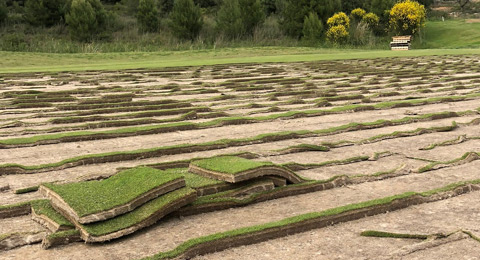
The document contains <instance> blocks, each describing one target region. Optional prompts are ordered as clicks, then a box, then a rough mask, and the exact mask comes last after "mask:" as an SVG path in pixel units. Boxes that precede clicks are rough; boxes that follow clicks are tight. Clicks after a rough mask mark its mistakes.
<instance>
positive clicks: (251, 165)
mask: <svg viewBox="0 0 480 260" xmlns="http://www.w3.org/2000/svg"><path fill="white" fill-rule="evenodd" d="M188 170H189V172H191V173H194V174H197V175H200V176H203V177H205V178H211V179H216V180H219V181H221V182H222V184H220V185H217V187H219V186H222V187H225V188H224V189H223V190H216V193H215V194H213V196H210V197H212V198H213V197H215V198H219V197H223V198H228V197H229V198H245V197H249V196H250V195H253V194H255V193H258V192H264V191H272V190H274V189H275V187H283V186H286V185H287V184H298V183H301V182H303V181H304V180H303V179H302V178H301V177H299V176H298V175H296V174H295V173H294V172H292V171H291V170H289V169H287V168H284V167H282V166H279V165H275V164H273V163H271V162H259V161H253V160H249V159H245V158H241V157H237V156H219V157H213V158H208V159H202V160H195V161H192V162H191V163H190V165H189V168H188ZM204 190H206V189H205V188H204ZM207 194H208V192H203V195H207ZM210 194H211V193H210Z"/></svg>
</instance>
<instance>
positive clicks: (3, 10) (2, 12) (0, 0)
mask: <svg viewBox="0 0 480 260" xmlns="http://www.w3.org/2000/svg"><path fill="white" fill-rule="evenodd" d="M7 17H8V9H7V3H6V2H5V0H0V25H2V24H3V23H4V22H5V21H6V20H7Z"/></svg>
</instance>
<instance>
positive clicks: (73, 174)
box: [0, 56, 480, 259]
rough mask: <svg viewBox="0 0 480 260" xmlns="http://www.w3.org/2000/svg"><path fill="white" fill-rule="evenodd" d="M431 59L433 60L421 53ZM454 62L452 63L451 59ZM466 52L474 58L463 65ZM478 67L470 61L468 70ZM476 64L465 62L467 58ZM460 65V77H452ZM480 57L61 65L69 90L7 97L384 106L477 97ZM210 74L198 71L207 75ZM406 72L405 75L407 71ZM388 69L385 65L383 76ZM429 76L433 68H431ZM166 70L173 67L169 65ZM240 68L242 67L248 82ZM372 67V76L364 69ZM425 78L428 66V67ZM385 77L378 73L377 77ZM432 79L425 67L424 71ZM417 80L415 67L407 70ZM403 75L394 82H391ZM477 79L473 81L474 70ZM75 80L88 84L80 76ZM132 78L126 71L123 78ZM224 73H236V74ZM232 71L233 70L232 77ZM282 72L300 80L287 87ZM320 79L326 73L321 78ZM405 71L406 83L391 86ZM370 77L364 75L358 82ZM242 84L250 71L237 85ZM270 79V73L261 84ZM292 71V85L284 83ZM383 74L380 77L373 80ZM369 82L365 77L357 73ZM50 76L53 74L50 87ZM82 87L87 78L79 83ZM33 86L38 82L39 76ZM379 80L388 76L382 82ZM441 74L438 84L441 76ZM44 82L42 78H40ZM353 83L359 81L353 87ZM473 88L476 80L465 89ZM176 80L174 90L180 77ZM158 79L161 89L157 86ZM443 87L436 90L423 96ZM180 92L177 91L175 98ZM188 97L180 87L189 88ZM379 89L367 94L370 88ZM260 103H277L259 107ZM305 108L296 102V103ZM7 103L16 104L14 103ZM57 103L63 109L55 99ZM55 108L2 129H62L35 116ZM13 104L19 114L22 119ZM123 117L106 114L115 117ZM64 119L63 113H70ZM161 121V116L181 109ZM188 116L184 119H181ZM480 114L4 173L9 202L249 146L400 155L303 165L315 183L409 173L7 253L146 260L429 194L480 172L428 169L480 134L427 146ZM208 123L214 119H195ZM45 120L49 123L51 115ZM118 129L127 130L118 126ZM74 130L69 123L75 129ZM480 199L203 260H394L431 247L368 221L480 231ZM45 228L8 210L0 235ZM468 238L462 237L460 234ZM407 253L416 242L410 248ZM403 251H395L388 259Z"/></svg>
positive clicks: (114, 147) (412, 111) (464, 243)
mask: <svg viewBox="0 0 480 260" xmlns="http://www.w3.org/2000/svg"><path fill="white" fill-rule="evenodd" d="M420 61H421V62H420ZM443 61H445V62H448V63H446V64H443ZM458 61H461V62H462V63H458ZM465 64H466V65H465ZM463 65H465V66H463ZM458 66H461V68H458V69H457V70H455V73H457V74H456V75H454V74H453V72H454V69H456V67H458ZM479 68H480V63H479V62H478V57H473V56H472V57H470V56H465V57H461V58H459V57H448V58H445V57H443V58H438V57H432V58H428V59H421V60H420V59H418V58H399V59H384V60H381V59H378V60H366V61H355V60H352V61H331V62H318V63H315V62H312V63H293V64H265V65H261V66H256V65H247V66H245V65H222V66H215V67H208V66H206V67H202V68H187V69H184V70H183V69H182V71H181V72H180V73H179V74H178V75H174V74H171V75H168V76H167V74H168V72H158V73H160V74H161V73H164V74H163V76H156V75H155V72H148V71H142V70H140V71H130V72H112V73H95V74H92V73H78V74H77V73H76V74H71V75H69V74H65V75H63V74H59V75H57V77H58V80H64V79H66V78H68V77H72V80H71V81H69V82H68V83H66V84H62V85H53V86H52V85H51V84H56V83H55V82H54V81H52V80H55V76H52V77H50V76H49V77H44V75H37V76H35V75H33V76H32V75H29V76H25V78H18V79H15V80H10V81H9V79H8V78H5V79H6V81H7V82H8V81H9V82H10V84H12V85H7V86H6V87H5V89H2V90H1V91H0V92H2V93H3V92H6V91H11V90H27V89H37V90H41V91H59V90H73V89H76V88H89V89H92V90H94V91H96V92H95V93H94V94H92V95H83V94H82V95H74V96H75V97H77V98H79V99H85V98H87V97H88V98H93V97H97V98H98V97H100V96H104V95H112V94H118V93H125V91H126V92H128V91H133V90H135V91H139V90H141V91H143V92H138V93H137V94H136V95H137V96H136V97H135V98H134V100H147V99H148V100H163V99H174V100H185V101H188V102H191V103H192V104H193V105H196V106H200V105H206V106H209V107H210V108H212V111H213V112H222V111H223V112H227V113H229V114H231V115H232V116H247V115H249V114H252V115H251V116H268V115H273V114H278V113H281V112H267V110H266V109H269V108H272V106H277V107H278V108H279V109H280V110H282V111H291V110H308V109H330V108H334V107H335V106H343V105H348V104H375V103H377V102H386V101H398V100H405V99H407V98H430V97H443V96H452V95H466V94H470V93H476V92H478V82H475V80H478V78H479V77H480V73H479V72H478V71H479ZM197 69H198V71H199V72H198V73H199V74H197V73H196V72H195V70H197ZM261 70H266V71H268V70H272V71H274V70H276V71H274V72H265V73H263V72H261ZM399 71H400V72H402V71H403V72H405V73H404V74H401V73H400V74H395V75H393V73H397V72H399ZM382 72H385V74H384V75H380V74H382ZM425 72H429V73H425ZM165 73H166V74H165ZM234 73H242V74H238V75H243V76H240V77H237V78H235V77H236V76H235V75H234ZM360 73H365V75H364V76H363V77H359V76H358V75H360ZM422 73H423V74H422ZM375 74H378V76H377V75H375ZM416 74H419V75H416ZM405 75H406V76H405ZM392 76H393V77H392ZM453 76H458V77H460V76H463V77H465V78H459V79H458V80H455V79H451V78H452V77H453ZM467 76H468V78H467ZM73 77H74V78H75V79H73ZM122 77H123V78H122ZM221 77H224V78H223V79H222V78H221ZM230 77H232V79H230ZM275 77H277V79H276V80H277V81H276V82H273V83H272V82H262V81H261V80H263V79H267V78H268V79H267V81H268V80H272V78H275ZM278 77H283V78H285V79H288V78H290V79H291V78H300V79H301V81H299V82H293V83H282V82H281V81H278V80H279V78H278ZM315 77H319V78H317V79H315ZM396 77H398V81H399V82H397V83H398V84H400V85H392V84H393V83H394V82H393V81H396V80H395V78H396ZM358 78H359V80H360V82H358V81H357V79H358ZM235 80H240V81H238V82H235ZM258 80H260V81H258ZM280 80H282V79H281V78H280ZM376 80H378V82H376V83H375V82H374V81H376ZM196 81H202V82H209V84H216V85H214V86H211V87H210V88H213V89H216V90H218V93H202V94H198V93H193V92H191V91H192V90H195V89H200V88H205V89H208V88H209V86H206V85H201V84H202V83H198V82H196ZM354 81H356V82H354ZM49 82H50V83H49ZM80 82H82V83H80ZM228 82H230V83H229V84H233V85H265V86H270V87H273V89H270V90H259V91H250V92H249V91H236V90H235V88H234V87H232V86H231V85H229V84H223V83H228ZM27 83H28V84H27ZM173 83H174V84H177V85H176V87H178V89H177V90H175V92H170V89H169V88H165V89H159V88H161V87H164V86H166V85H167V84H173ZM377 83H378V84H377ZM434 83H436V84H437V85H434ZM31 84H38V85H36V86H31ZM347 84H350V85H347ZM460 85H463V86H464V87H465V88H463V89H462V88H458V89H454V87H456V86H460ZM112 86H120V87H122V88H123V89H122V91H120V92H115V91H111V90H109V89H108V87H112ZM172 86H173V85H172ZM312 86H313V87H314V89H316V91H318V92H317V93H316V94H315V95H317V94H318V96H313V97H312V96H311V95H310V96H307V95H306V94H301V93H300V94H292V93H294V92H295V91H297V92H301V91H304V90H308V89H309V88H312ZM106 88H107V89H106ZM155 88H158V89H155ZM429 88H431V91H433V92H428V91H423V90H425V89H427V90H428V89H429ZM329 89H330V90H336V95H341V96H345V95H353V94H355V95H358V94H362V95H365V96H367V97H370V99H371V102H369V101H368V100H366V99H363V100H362V99H361V98H360V99H354V100H340V101H332V102H331V103H332V104H333V107H325V108H318V107H316V105H315V104H316V102H317V101H316V99H317V98H320V96H321V93H326V92H328V91H327V90H329ZM288 91H292V92H291V93H288V94H286V95H285V96H282V95H283V94H282V95H279V97H278V100H271V98H272V97H273V96H272V95H274V94H275V93H280V92H288ZM393 91H397V92H399V94H398V95H392V96H389V95H387V96H377V94H378V93H387V92H393ZM167 92H168V93H167ZM177 92H178V93H177ZM367 92H368V93H367ZM221 93H224V94H227V95H234V96H235V97H232V98H231V99H226V100H214V99H212V98H218V97H221ZM298 99H302V100H304V104H296V103H295V102H291V101H292V100H298ZM12 100H13V99H12V98H4V99H1V100H0V101H1V102H4V103H6V104H10V102H12ZM250 103H258V104H263V105H266V107H260V108H258V107H257V108H255V107H254V106H253V107H252V106H249V104H250ZM292 103H293V104H292ZM2 104H3V103H2ZM55 105H57V104H56V103H55ZM478 108H479V101H478V99H472V100H465V101H459V102H447V103H438V104H428V105H421V106H413V107H400V108H393V109H382V110H375V111H357V112H349V113H342V114H334V115H324V116H316V117H303V118H294V119H282V120H278V119H277V120H273V121H269V122H262V123H255V124H245V125H230V126H222V127H215V128H209V129H201V130H189V131H176V132H171V133H164V134H156V135H143V136H132V137H123V138H114V139H107V140H95V141H85V142H75V143H59V144H51V145H40V146H34V147H25V148H13V149H3V150H1V151H0V164H4V163H20V164H25V165H36V164H42V163H52V162H58V161H61V160H64V159H68V158H72V157H75V156H80V155H86V154H97V153H104V152H114V151H132V150H136V149H145V148H152V147H162V146H169V145H176V144H194V143H203V142H208V141H216V140H221V139H224V138H244V137H252V136H256V135H259V134H263V133H272V132H280V131H296V130H319V129H326V128H329V127H334V126H339V125H344V124H348V123H351V122H373V121H376V120H381V119H383V120H392V119H399V118H404V117H406V116H415V115H421V114H427V113H436V112H444V111H450V112H461V111H466V110H471V111H478ZM50 110H52V109H51V108H47V109H43V108H31V109H12V110H0V126H2V125H4V124H7V123H11V122H14V121H15V120H25V121H28V122H36V123H42V124H43V125H39V126H37V127H35V126H34V127H33V128H36V129H43V128H48V127H51V126H55V125H53V124H49V123H46V121H45V120H47V119H49V118H51V117H46V118H35V116H37V115H40V114H43V115H52V116H53V115H54V113H58V112H59V111H56V112H55V111H53V110H52V111H50ZM10 112H14V113H17V114H9V113H10ZM115 114H116V113H110V114H104V115H105V116H112V115H115ZM57 116H60V115H57ZM169 117H170V116H166V117H155V118H157V119H163V118H169ZM173 117H175V116H173ZM477 118H480V115H479V114H478V113H475V112H472V113H471V114H469V115H465V116H462V117H455V118H447V119H439V120H434V121H426V122H414V123H409V124H404V125H398V126H389V127H382V128H377V129H370V130H361V131H354V132H346V133H339V134H335V135H329V136H317V137H306V138H300V139H289V140H284V141H276V142H266V143H262V144H249V145H245V146H240V147H229V148H224V149H216V150H210V151H203V152H193V153H182V154H176V155H169V156H162V157H156V158H146V159H138V160H132V161H120V162H112V163H101V164H95V165H82V166H77V167H73V168H67V169H65V170H58V171H47V172H42V173H35V174H20V175H7V176H0V183H1V184H2V185H3V184H8V185H9V186H10V190H7V191H4V192H0V205H6V204H12V203H17V202H23V201H29V200H32V199H37V198H41V196H40V194H38V192H33V193H27V194H22V195H16V194H14V190H15V189H19V188H25V187H29V186H35V185H39V184H41V183H43V182H52V181H62V182H73V181H79V180H81V179H84V178H85V177H86V176H95V175H105V174H106V175H113V174H115V173H116V172H117V169H118V168H119V167H134V166H138V165H145V164H153V163H160V162H168V161H175V160H185V159H192V158H197V157H209V156H215V155H220V154H229V153H236V152H252V153H256V154H259V155H260V157H259V158H257V159H256V160H262V161H271V162H274V163H287V162H296V163H305V164H308V163H322V162H326V161H331V160H344V159H347V158H351V157H355V156H373V155H374V153H379V152H386V151H389V152H390V155H389V156H386V157H383V158H379V159H378V160H369V161H362V162H356V163H350V164H345V165H330V166H323V167H318V168H313V169H309V170H304V171H299V172H298V174H300V175H302V176H304V177H307V178H311V179H315V180H324V179H327V178H330V177H332V176H335V175H341V174H342V175H343V174H344V175H348V176H354V175H358V174H363V175H368V174H374V173H379V172H385V171H391V170H393V169H397V168H399V167H404V169H405V173H406V175H403V176H400V177H395V178H388V179H384V180H381V181H374V182H366V183H358V184H353V185H348V186H345V187H337V188H334V189H331V190H325V191H321V192H313V193H309V194H303V195H298V196H294V197H286V198H281V199H276V200H271V201H266V202H262V203H257V204H253V205H249V206H247V207H241V208H235V209H229V210H223V211H217V212H210V213H205V214H200V215H194V216H189V217H182V218H168V219H165V220H162V221H161V222H159V223H157V224H156V225H154V226H152V227H150V228H147V229H144V230H142V231H140V232H137V233H135V234H133V235H130V236H128V237H126V238H123V239H118V240H115V241H112V242H110V243H105V244H99V245H88V244H84V243H74V244H70V245H67V246H62V247H58V248H53V249H51V250H43V249H41V247H40V245H31V246H24V247H20V248H17V249H13V250H9V251H4V252H0V259H79V258H82V259H138V258H141V257H145V256H149V255H152V254H154V253H157V252H160V251H166V250H171V249H173V248H175V247H176V246H178V245H180V244H181V243H182V242H185V241H187V240H188V239H191V238H196V237H200V236H204V235H209V234H213V233H216V232H222V231H227V230H231V229H234V228H240V227H246V226H251V225H258V224H262V223H268V222H272V221H276V220H280V219H284V218H287V217H292V216H296V215H300V214H303V213H308V212H312V211H322V210H325V209H329V208H333V207H339V206H343V205H347V204H350V203H357V202H362V201H366V200H371V199H377V198H383V197H386V196H391V195H395V194H400V193H403V192H407V191H427V190H431V189H434V188H439V187H443V186H445V185H448V184H451V183H455V182H460V181H467V180H474V179H480V172H479V171H478V169H480V160H476V161H473V162H470V163H466V164H462V165H457V166H452V167H446V168H442V169H438V170H434V171H429V172H426V173H422V174H419V173H416V171H417V170H418V169H419V168H420V167H422V166H425V165H427V164H428V163H429V161H450V160H453V159H456V158H459V157H460V156H462V155H463V154H465V153H466V152H480V140H479V139H475V140H468V141H465V142H462V143H458V144H454V145H449V146H438V147H436V148H434V149H432V150H420V148H424V147H427V146H428V145H431V144H434V143H441V142H444V141H447V140H453V139H455V138H457V137H459V136H461V135H466V136H467V137H478V136H480V126H479V125H464V123H468V122H471V121H472V120H474V119H477ZM192 121H193V122H200V121H204V120H203V119H202V120H197V121H195V120H192ZM452 121H456V122H457V123H459V127H458V128H457V129H455V130H453V131H449V132H434V133H428V134H422V135H417V136H410V137H402V138H392V139H385V140H381V141H375V142H365V143H362V142H361V141H362V140H363V141H364V140H366V139H368V138H371V137H374V136H378V135H381V134H392V133H394V132H396V131H412V130H416V129H418V128H431V127H439V126H450V125H451V123H452ZM44 123H45V124H44ZM75 125H79V124H78V123H77V124H63V125H60V126H65V127H68V126H75ZM28 128H29V127H28V126H17V127H12V128H3V130H2V129H0V132H2V131H5V132H8V133H9V134H11V136H2V137H0V139H8V138H11V137H12V136H17V135H18V136H20V134H22V131H24V130H26V129H28ZM107 129H110V130H111V129H118V128H105V129H99V130H107ZM64 132H65V133H66V132H68V131H64ZM28 136H35V135H34V134H29V135H22V137H28ZM345 140H348V141H351V142H354V143H355V145H351V146H344V147H337V148H332V149H331V150H330V151H328V152H313V151H312V152H296V153H289V154H277V153H276V152H274V150H277V149H282V148H287V147H289V146H292V145H298V144H317V145H318V144H322V143H324V142H338V141H345ZM479 198H480V192H473V193H470V194H467V195H463V196H459V197H455V198H450V199H446V200H443V201H439V202H435V203H429V204H424V205H419V206H413V207H409V208H407V209H404V210H401V211H396V212H391V213H387V214H383V215H379V216H374V217H368V218H364V219H360V220H357V221H352V222H348V223H343V224H339V225H336V226H331V227H328V228H324V229H317V230H312V231H309V232H305V233H301V234H296V235H293V236H289V237H284V238H280V239H275V240H271V241H266V242H264V243H259V244H256V245H250V246H245V247H239V248H234V249H229V250H226V251H223V252H218V253H215V254H211V255H207V256H201V257H198V258H197V259H292V258H297V259H395V255H393V253H395V252H397V253H398V252H404V251H405V250H407V249H408V250H410V249H411V248H415V247H416V246H418V245H422V246H423V245H424V244H422V243H425V241H420V240H407V239H392V238H368V237H362V236H360V235H359V234H360V232H361V231H363V230H367V229H373V230H381V231H389V232H400V233H421V234H433V233H438V232H445V233H448V232H453V231H456V230H466V231H471V232H473V233H474V234H477V235H480V229H478V227H477V226H478V225H477V223H478V221H479V220H480V215H479V213H478V212H477V211H478V209H477V207H476V205H475V203H472V202H475V201H478V199H479ZM38 230H43V228H42V227H40V226H39V225H37V224H36V223H35V222H33V221H32V220H31V219H30V217H29V216H22V217H15V218H9V219H0V235H1V234H5V233H11V232H19V231H22V232H26V231H38ZM459 236H460V235H459ZM460 238H461V239H457V240H455V241H451V242H448V243H443V244H441V245H438V246H436V247H428V248H425V249H422V250H418V251H415V252H412V253H409V254H405V255H404V256H402V258H401V259H448V258H454V259H479V258H478V255H480V254H479V253H480V252H479V251H478V250H479V249H478V248H480V247H478V246H477V245H478V242H477V241H473V240H472V239H469V238H463V237H460ZM402 250H403V251H402ZM389 257H390V258H389Z"/></svg>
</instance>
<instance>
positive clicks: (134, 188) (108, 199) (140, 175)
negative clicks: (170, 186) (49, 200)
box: [44, 167, 182, 217]
mask: <svg viewBox="0 0 480 260" xmlns="http://www.w3.org/2000/svg"><path fill="white" fill-rule="evenodd" d="M180 178H182V176H181V175H179V174H175V173H169V174H166V173H165V172H163V171H160V170H157V169H152V168H148V167H138V168H132V169H128V170H125V171H122V172H120V173H118V174H116V175H113V176H112V177H110V178H108V179H105V180H101V181H87V182H76V183H67V184H52V183H46V184H44V185H45V187H47V188H49V189H51V190H53V191H54V192H55V193H57V194H58V195H59V196H60V197H61V198H62V199H63V200H64V201H65V202H66V203H67V204H68V205H69V206H70V207H71V208H72V209H73V210H74V211H75V212H76V213H77V215H78V216H79V217H82V216H86V215H90V214H94V213H97V212H102V211H105V210H109V209H112V208H115V207H117V206H120V205H124V204H126V203H128V202H130V201H132V200H134V199H135V198H137V197H139V196H141V195H142V194H144V193H146V192H148V191H150V190H152V189H154V188H156V187H158V186H161V185H164V184H166V183H168V182H171V181H174V180H177V179H180Z"/></svg>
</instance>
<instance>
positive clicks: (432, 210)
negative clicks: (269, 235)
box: [195, 192, 480, 260]
mask: <svg viewBox="0 0 480 260" xmlns="http://www.w3.org/2000/svg"><path fill="white" fill-rule="evenodd" d="M478 199H480V193H479V192H475V193H472V194H468V195H462V196H459V197H455V198H451V199H448V200H445V201H439V202H434V203H428V204H423V205H419V206H412V207H410V208H408V209H404V210H399V211H396V212H391V213H387V214H382V215H378V216H374V217H369V218H366V219H361V220H357V221H352V222H349V223H344V224H340V225H336V226H331V227H328V228H324V229H317V230H312V231H308V232H305V233H300V234H296V235H292V236H288V237H284V238H280V239H274V240H270V241H266V242H263V243H259V244H255V245H249V246H242V247H238V248H234V249H229V250H225V251H222V252H218V253H215V254H211V255H205V256H200V257H197V258H195V259H198V260H200V259H212V260H216V259H240V258H242V259H286V258H285V256H286V255H288V256H295V258H296V259H395V258H388V257H389V254H392V253H393V252H395V251H398V250H400V249H402V248H403V247H409V246H412V245H415V244H420V243H425V242H423V241H422V240H417V239H396V238H374V237H363V236H360V233H361V232H362V231H365V230H377V231H386V232H393V233H405V234H435V233H442V232H444V233H450V232H455V231H457V230H470V231H472V232H473V233H476V234H480V229H478V225H477V223H478V221H480V214H479V212H478V210H477V209H476V207H475V206H474V205H472V203H471V202H472V201H476V200H478ZM452 220H454V221H452ZM479 248H480V247H479V244H478V241H475V240H473V239H471V238H468V239H462V240H460V241H454V242H451V243H447V244H443V245H439V246H437V247H432V248H425V249H424V250H419V251H416V252H412V253H411V254H408V255H405V256H402V257H401V258H398V259H478V256H479V252H480V251H479Z"/></svg>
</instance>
